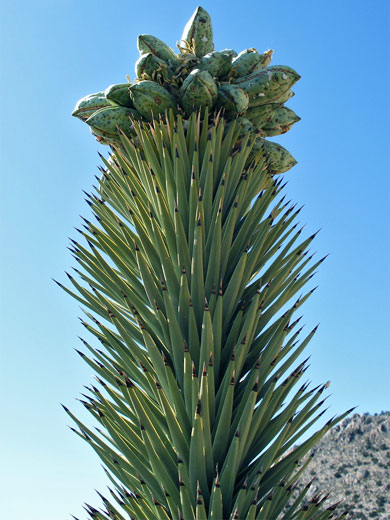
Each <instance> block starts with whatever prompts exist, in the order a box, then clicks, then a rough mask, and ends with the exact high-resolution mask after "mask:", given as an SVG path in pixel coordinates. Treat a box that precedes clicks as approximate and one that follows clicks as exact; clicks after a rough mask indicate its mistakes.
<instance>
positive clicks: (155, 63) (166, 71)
mask: <svg viewBox="0 0 390 520" xmlns="http://www.w3.org/2000/svg"><path fill="white" fill-rule="evenodd" d="M135 73H136V75H137V78H140V79H150V80H153V81H154V80H160V81H169V80H170V79H171V78H172V76H173V73H172V71H171V70H170V68H169V67H168V65H167V62H166V61H164V60H162V59H160V58H158V57H157V56H155V55H154V54H152V53H151V52H148V53H147V54H143V55H142V56H140V57H139V59H138V60H137V62H136V64H135Z"/></svg>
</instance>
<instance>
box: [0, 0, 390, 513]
mask: <svg viewBox="0 0 390 520" xmlns="http://www.w3.org/2000/svg"><path fill="white" fill-rule="evenodd" d="M0 5H1V7H0V24H1V26H0V34H1V36H0V55H1V58H0V62H1V79H0V82H1V90H0V94H1V95H0V99H1V117H0V131H1V168H0V170H1V204H0V215H1V255H0V262H1V270H0V277H1V312H0V320H1V336H0V338H1V339H0V341H1V377H0V400H1V404H0V406H1V417H2V424H1V426H0V445H1V448H2V454H1V470H0V498H1V506H0V511H1V513H0V514H1V516H2V517H3V518H14V519H22V518H23V519H25V518H26V519H27V518H28V519H29V520H61V519H70V513H73V514H74V515H76V516H79V517H80V518H81V519H85V518H86V513H85V512H83V510H82V504H83V502H84V501H88V502H89V503H92V504H94V505H97V504H99V503H100V502H99V500H100V499H99V498H98V497H97V495H96V493H95V491H94V489H95V488H96V489H100V490H101V491H104V489H105V482H106V481H105V478H104V475H103V471H102V469H101V467H100V463H99V461H98V459H97V457H95V455H94V454H93V453H92V452H91V451H90V449H89V447H88V446H87V445H86V444H84V443H83V442H82V441H81V440H80V439H79V438H77V437H76V436H75V435H74V434H73V433H72V432H71V431H70V430H69V428H67V425H69V424H70V421H69V420H68V418H67V416H66V415H65V413H64V412H63V410H62V408H61V407H60V404H59V403H60V402H63V403H65V404H66V405H67V406H69V407H70V408H71V409H72V410H73V411H75V412H77V414H78V415H79V416H80V417H84V415H83V410H82V407H81V405H80V404H79V403H78V402H77V401H75V398H77V397H79V396H80V392H82V391H83V385H88V384H90V383H91V381H92V374H91V370H90V369H89V368H88V367H87V366H84V364H83V362H82V361H81V359H80V358H79V357H78V355H77V354H76V353H75V352H74V350H73V348H78V347H79V341H78V339H77V336H78V335H85V334H84V332H85V331H84V330H82V326H81V325H80V323H79V320H78V319H77V317H78V316H80V315H81V311H80V309H79V306H78V304H77V302H74V301H72V300H71V298H70V297H68V296H67V295H66V294H65V293H63V292H62V291H61V290H60V289H59V288H58V287H57V286H56V285H55V284H54V283H53V282H52V281H51V277H54V278H56V279H59V280H60V281H65V280H66V276H65V275H64V271H65V270H67V271H69V270H70V269H71V266H72V264H73V263H74V262H73V261H72V258H71V254H70V252H69V251H68V250H67V245H68V239H67V237H68V236H70V237H72V238H76V236H77V233H76V231H75V230H74V227H77V226H79V225H80V217H79V215H80V214H81V215H83V216H86V217H88V216H89V209H88V206H87V205H86V204H85V202H84V200H83V193H82V190H83V189H85V190H87V191H89V190H90V188H91V184H93V183H94V182H95V180H94V175H95V174H97V168H96V165H97V164H98V163H99V159H98V155H97V150H100V151H101V152H104V151H105V149H104V148H103V147H101V146H100V145H98V143H96V142H95V141H94V139H93V138H92V137H91V135H90V134H89V131H88V128H87V126H86V125H84V124H82V123H81V122H80V121H79V120H76V119H74V118H72V117H71V115H70V114H71V111H72V109H73V106H74V104H75V102H76V101H77V100H78V99H79V98H80V97H82V96H84V95H86V94H88V93H92V92H96V91H98V90H102V89H104V88H105V87H106V86H107V85H109V84H112V83H120V82H123V81H125V75H126V74H130V77H131V78H133V77H134V63H135V61H136V59H137V57H138V51H137V48H136V38H137V35H138V34H140V33H149V34H154V35H156V36H158V37H159V38H161V39H163V40H165V41H166V42H167V43H168V44H170V45H171V46H172V47H174V46H175V43H176V41H177V40H178V39H179V38H180V36H181V33H182V29H183V27H184V25H185V23H186V21H187V19H188V18H189V17H190V16H191V14H192V12H193V11H194V9H195V7H196V6H197V3H196V2H192V1H190V2H179V1H176V0H175V1H172V2H164V3H163V2H160V1H157V0H149V1H147V2H131V1H124V0H115V1H112V2H103V1H101V0H81V1H80V0H57V1H56V2H53V1H52V0H50V1H49V0H38V1H37V2H30V1H27V0H15V1H12V2H11V1H6V0H3V1H2V2H1V4H0ZM202 5H203V7H204V8H206V9H207V10H208V11H209V12H210V14H211V16H212V19H213V23H214V42H215V47H216V49H217V50H221V49H224V48H227V47H228V48H234V49H236V50H237V51H241V50H242V49H244V48H247V47H256V48H257V49H258V50H259V51H264V50H266V49H268V48H272V49H274V51H275V53H274V59H273V64H285V65H289V66H292V67H293V68H295V69H296V70H297V71H298V72H299V73H300V74H301V76H302V79H301V80H300V82H299V83H298V84H297V85H296V87H294V90H295V92H296V96H295V97H294V98H293V99H292V100H291V102H290V103H289V106H291V108H293V109H294V110H295V111H296V112H297V113H298V114H299V115H300V116H301V117H302V121H301V122H300V123H298V124H297V125H296V126H295V127H294V129H293V130H292V131H291V132H290V133H288V134H287V135H285V136H282V137H281V138H280V139H277V141H279V142H280V143H281V144H282V145H284V146H286V147H287V148H288V149H289V150H290V151H291V152H292V154H293V155H294V156H295V157H296V159H297V160H298V165H297V166H296V167H295V168H294V169H293V170H292V171H290V172H289V173H288V174H286V180H288V181H289V182H288V185H287V188H286V192H287V194H288V197H289V198H291V199H292V200H294V201H295V202H297V203H298V204H299V205H301V204H305V208H304V210H303V211H302V212H301V222H302V223H306V224H307V226H306V231H307V233H308V235H309V234H311V233H312V232H314V231H316V230H317V229H318V228H321V229H322V231H321V233H320V234H319V235H318V237H317V238H316V240H315V242H314V245H313V248H314V249H316V250H318V254H319V255H325V254H327V253H330V256H329V258H328V259H327V261H326V262H325V263H324V264H322V265H321V268H320V272H319V273H318V274H317V276H316V281H315V284H319V289H318V290H317V291H316V293H315V294H314V295H313V297H312V298H311V300H310V301H309V302H307V303H306V304H305V306H304V308H303V313H304V321H305V323H306V324H307V328H308V329H309V328H310V327H313V326H314V325H316V324H317V323H318V322H320V324H321V326H320V329H319V331H318V334H317V336H316V337H315V339H314V340H313V341H312V343H311V345H310V347H309V348H308V353H309V354H311V356H312V357H311V367H310V369H309V370H308V372H307V374H308V377H309V378H310V379H311V380H312V381H313V383H316V384H319V383H322V382H326V381H327V380H331V383H332V385H331V388H330V390H331V392H332V395H331V397H330V398H329V400H328V402H329V404H330V405H331V408H330V410H329V412H328V415H327V417H330V416H331V415H333V414H336V413H340V412H342V411H344V410H346V409H347V408H350V407H352V406H355V405H357V406H358V409H357V411H358V412H360V413H363V412H367V411H368V412H370V413H375V412H380V411H381V410H389V409H390V383H389V380H390V378H389V373H390V348H389V346H390V345H389V343H390V342H389V332H388V331H389V313H390V305H389V288H390V287H389V274H390V273H389V261H390V255H389V227H388V223H389V152H388V147H389V118H390V113H389V63H390V56H389V36H388V34H389V21H390V20H389V5H390V4H389V2H388V0H366V1H363V0H328V1H326V2H314V1H312V0H296V1H294V2H292V1H291V0H278V1H274V2H270V1H267V2H266V1H263V0H261V1H259V0H257V1H254V0H251V1H245V0H240V1H237V2H232V1H231V0H226V1H221V0H217V1H209V0H207V1H205V2H203V4H202ZM386 149H387V151H386Z"/></svg>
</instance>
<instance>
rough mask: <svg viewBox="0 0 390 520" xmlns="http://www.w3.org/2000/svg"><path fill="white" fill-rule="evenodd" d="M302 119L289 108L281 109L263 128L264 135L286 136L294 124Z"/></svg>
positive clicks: (276, 111)
mask: <svg viewBox="0 0 390 520" xmlns="http://www.w3.org/2000/svg"><path fill="white" fill-rule="evenodd" d="M300 119H301V118H300V117H299V116H297V114H296V113H295V112H294V110H291V109H290V108H287V107H280V108H278V109H276V110H275V112H274V113H273V115H272V117H271V119H270V120H269V121H268V122H267V123H266V124H265V125H264V126H263V127H262V135H263V136H264V137H272V136H274V135H280V134H285V133H286V132H287V131H288V130H290V129H291V127H292V126H293V125H294V123H297V122H298V121H300Z"/></svg>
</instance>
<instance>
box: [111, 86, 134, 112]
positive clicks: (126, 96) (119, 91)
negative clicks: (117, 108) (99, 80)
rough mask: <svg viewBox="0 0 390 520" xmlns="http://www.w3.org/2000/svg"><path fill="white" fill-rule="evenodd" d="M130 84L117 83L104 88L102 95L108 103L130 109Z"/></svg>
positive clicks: (131, 105) (131, 104) (131, 103)
mask: <svg viewBox="0 0 390 520" xmlns="http://www.w3.org/2000/svg"><path fill="white" fill-rule="evenodd" d="M129 88H130V83H117V84H115V85H110V86H109V87H107V88H106V90H105V92H104V95H105V96H106V98H107V99H108V100H110V101H113V102H114V103H117V104H118V105H121V106H124V107H129V108H132V107H133V106H134V105H133V102H132V101H131V99H130V91H129Z"/></svg>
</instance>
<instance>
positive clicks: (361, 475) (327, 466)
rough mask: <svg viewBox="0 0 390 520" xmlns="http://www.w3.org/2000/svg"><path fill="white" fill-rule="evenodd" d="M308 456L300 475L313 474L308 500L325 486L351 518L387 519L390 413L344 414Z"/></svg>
mask: <svg viewBox="0 0 390 520" xmlns="http://www.w3.org/2000/svg"><path fill="white" fill-rule="evenodd" d="M311 455H312V457H313V460H312V462H311V463H310V464H309V466H308V468H307V469H306V470H305V472H304V473H303V477H302V479H301V482H302V486H303V484H304V483H307V482H308V481H310V480H312V479H313V484H312V486H311V489H310V491H309V493H308V495H307V496H308V499H310V498H311V497H313V496H314V495H315V494H316V493H317V494H318V493H321V492H323V491H324V490H327V491H328V492H329V499H328V504H330V503H332V504H333V503H335V502H338V501H341V504H340V507H341V508H342V509H343V510H346V511H348V512H349V518H351V519H352V518H359V519H370V518H377V519H381V520H390V412H382V413H381V414H375V415H369V414H363V415H359V414H354V415H352V416H351V417H349V418H347V419H344V420H343V421H342V422H341V423H340V424H339V425H337V426H335V427H334V428H332V430H330V432H329V433H328V434H327V435H326V436H325V437H324V438H323V439H322V440H321V441H320V442H319V443H318V445H317V447H316V448H315V450H313V452H312V453H311ZM300 489H302V487H301V488H300Z"/></svg>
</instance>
